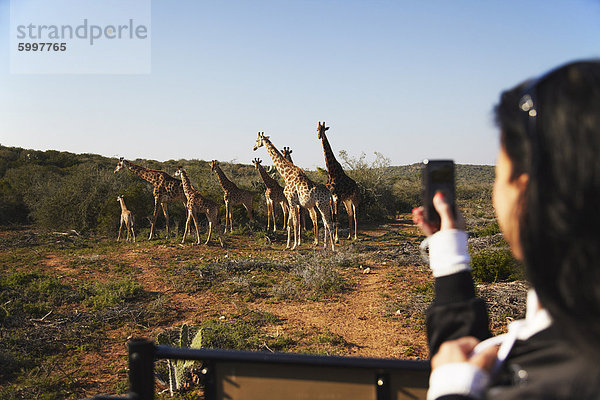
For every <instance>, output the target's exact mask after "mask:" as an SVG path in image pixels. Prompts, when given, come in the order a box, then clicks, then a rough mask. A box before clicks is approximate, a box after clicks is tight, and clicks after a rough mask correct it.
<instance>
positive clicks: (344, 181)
mask: <svg viewBox="0 0 600 400" xmlns="http://www.w3.org/2000/svg"><path fill="white" fill-rule="evenodd" d="M327 129H329V127H328V126H325V121H323V124H321V122H319V124H318V126H317V132H318V134H317V136H318V138H319V139H321V141H322V142H323V152H324V153H325V164H326V165H327V173H328V175H329V179H328V180H327V188H328V189H329V190H330V191H331V210H332V213H333V220H334V224H335V235H334V237H335V242H336V243H338V242H339V239H338V224H339V223H338V204H339V202H340V201H341V202H342V203H344V207H346V212H347V214H348V239H350V237H351V235H352V221H353V220H354V240H356V238H357V236H356V234H357V224H356V208H357V206H358V203H359V191H358V185H357V184H356V182H355V181H354V180H353V179H352V178H350V177H349V176H348V175H346V174H345V173H344V170H343V169H342V166H341V165H340V163H339V162H338V160H336V159H335V155H334V154H333V150H332V149H331V145H330V144H329V140H327V136H325V131H326V130H327Z"/></svg>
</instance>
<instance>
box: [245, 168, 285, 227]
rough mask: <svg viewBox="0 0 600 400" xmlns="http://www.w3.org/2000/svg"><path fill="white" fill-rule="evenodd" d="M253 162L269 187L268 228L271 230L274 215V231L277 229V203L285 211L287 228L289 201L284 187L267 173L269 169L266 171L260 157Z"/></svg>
mask: <svg viewBox="0 0 600 400" xmlns="http://www.w3.org/2000/svg"><path fill="white" fill-rule="evenodd" d="M252 162H253V163H254V168H256V170H257V171H258V173H259V174H260V177H261V178H262V180H263V182H264V184H265V186H266V187H267V190H265V200H266V202H267V230H269V226H271V215H272V216H273V232H275V231H277V224H276V223H275V204H277V203H279V204H280V205H281V210H282V211H283V229H284V230H285V229H286V228H287V219H288V202H287V199H286V198H285V195H284V194H283V188H282V187H281V186H280V185H279V183H277V181H276V180H275V179H273V178H272V177H271V176H270V175H269V174H268V173H267V171H265V169H264V168H263V166H262V165H261V164H260V163H261V160H260V159H259V158H255V159H254V160H252Z"/></svg>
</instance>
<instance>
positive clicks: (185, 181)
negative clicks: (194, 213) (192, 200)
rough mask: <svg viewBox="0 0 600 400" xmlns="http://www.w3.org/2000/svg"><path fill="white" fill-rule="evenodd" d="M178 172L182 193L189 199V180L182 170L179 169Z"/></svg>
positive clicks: (190, 187) (190, 186)
mask: <svg viewBox="0 0 600 400" xmlns="http://www.w3.org/2000/svg"><path fill="white" fill-rule="evenodd" d="M179 172H180V174H181V184H182V185H183V192H184V193H185V196H186V197H190V194H191V193H192V184H191V183H190V178H188V175H187V172H185V171H184V170H182V169H180V170H179Z"/></svg>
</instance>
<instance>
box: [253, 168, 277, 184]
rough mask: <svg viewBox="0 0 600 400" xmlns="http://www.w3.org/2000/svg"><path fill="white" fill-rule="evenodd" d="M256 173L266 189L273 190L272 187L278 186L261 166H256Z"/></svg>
mask: <svg viewBox="0 0 600 400" xmlns="http://www.w3.org/2000/svg"><path fill="white" fill-rule="evenodd" d="M258 173H259V174H260V177H261V178H262V180H263V182H264V183H265V186H266V187H268V188H273V187H276V186H279V184H278V183H277V181H276V180H275V179H273V178H272V177H271V175H269V174H268V173H267V171H265V169H264V168H263V166H262V165H260V164H258Z"/></svg>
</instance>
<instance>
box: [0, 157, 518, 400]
mask: <svg viewBox="0 0 600 400" xmlns="http://www.w3.org/2000/svg"><path fill="white" fill-rule="evenodd" d="M340 160H341V161H342V164H343V166H344V167H345V169H346V172H347V174H348V175H349V176H351V177H352V178H354V179H355V180H356V181H357V183H358V184H359V186H360V189H361V195H362V198H363V202H362V203H361V206H360V208H359V238H360V240H359V241H356V242H352V241H346V240H342V243H341V245H340V246H338V247H337V250H336V252H335V253H332V252H329V251H322V250H321V249H320V248H319V249H317V248H314V247H313V246H312V240H311V238H312V233H311V232H310V230H308V231H307V232H305V233H304V235H305V239H304V241H303V245H302V247H301V249H300V250H299V251H296V252H286V251H284V250H283V249H284V247H285V235H284V234H283V233H282V232H281V231H280V232H277V233H273V232H266V231H265V228H264V227H265V226H266V206H265V204H264V187H263V184H262V181H261V179H260V177H259V175H258V173H257V172H256V171H255V170H254V167H253V166H252V165H251V164H250V162H249V163H248V165H242V164H228V163H221V167H222V168H223V170H224V172H225V173H226V174H227V175H228V176H229V178H230V179H231V180H232V181H234V182H236V183H237V184H238V186H240V187H243V188H246V189H249V190H252V191H253V192H254V193H255V205H257V210H256V212H255V218H256V221H255V222H254V223H250V222H249V221H248V220H247V217H246V212H245V210H243V208H242V207H238V208H236V209H235V211H234V232H233V233H231V234H228V235H227V236H226V237H225V248H221V247H220V246H218V245H217V244H216V242H215V243H213V244H210V245H208V246H193V245H192V239H189V242H188V243H186V244H185V245H181V244H180V241H181V236H182V233H183V227H184V226H183V225H184V223H185V210H184V208H183V206H182V205H181V204H174V203H173V204H170V205H169V213H170V218H171V231H172V232H173V233H174V237H172V238H169V239H164V230H162V229H163V228H164V218H163V216H162V213H161V215H160V216H159V220H158V223H157V226H158V228H159V232H158V233H159V236H160V237H161V238H160V239H156V240H152V241H148V240H146V238H147V236H148V232H149V227H150V221H149V217H150V216H151V215H152V210H153V203H154V201H153V197H152V187H151V186H150V185H149V184H147V183H146V182H145V181H143V180H141V179H140V178H138V177H137V176H135V175H133V174H131V173H130V172H129V171H125V170H124V171H120V172H118V173H117V174H113V170H114V167H115V165H116V163H117V160H116V159H110V158H106V157H101V156H97V155H90V154H83V155H75V154H70V153H63V152H56V151H46V152H40V151H32V150H24V149H17V148H8V147H1V146H0V330H1V331H0V333H1V334H0V398H2V399H30V398H44V399H64V398H73V399H76V398H82V397H86V396H91V395H94V394H98V393H114V394H119V393H125V392H126V391H127V375H126V349H125V342H126V340H127V338H128V337H130V336H143V337H149V338H152V339H158V340H160V341H161V342H163V343H171V344H173V345H181V344H182V343H185V344H191V343H192V340H191V338H192V337H194V336H195V335H198V334H199V335H200V336H199V337H198V340H197V341H196V342H195V343H196V344H198V343H199V345H200V346H202V347H207V348H229V349H242V350H254V351H293V352H305V353H316V354H337V355H365V356H377V357H403V358H425V357H427V349H426V345H425V338H424V316H423V313H424V310H425V309H426V307H427V305H428V304H429V302H430V301H431V299H432V296H433V281H432V278H431V276H430V274H429V271H428V268H427V266H426V265H425V264H424V262H423V259H422V257H421V255H420V253H419V249H418V244H419V242H420V241H421V240H422V236H420V234H419V233H418V232H417V230H416V229H415V228H414V227H412V225H411V224H410V221H409V219H410V217H409V215H408V213H409V212H410V210H411V209H412V208H413V207H415V206H417V205H419V203H420V185H421V182H420V169H419V165H417V164H415V165H409V166H400V167H398V166H391V165H390V162H389V160H387V159H386V158H385V157H384V156H383V155H380V154H377V155H376V158H375V161H373V162H367V161H366V159H365V157H364V156H360V157H358V158H353V157H351V156H349V155H348V154H346V153H345V152H341V153H340ZM132 161H133V162H135V163H136V164H139V165H142V166H145V167H147V168H153V169H160V170H164V171H166V172H168V173H170V174H173V173H174V172H175V170H176V169H177V167H178V166H179V165H183V166H184V167H185V168H186V170H187V171H188V175H189V176H190V178H191V180H192V183H193V184H194V185H195V187H196V188H198V189H199V190H200V191H201V192H202V193H203V194H204V195H206V196H207V197H210V198H212V199H213V200H215V201H216V202H217V203H218V204H221V205H222V209H221V212H220V215H221V218H222V216H223V215H224V205H223V200H222V196H223V195H222V190H221V188H220V186H219V184H218V181H217V179H216V177H215V176H214V175H213V174H212V173H211V172H210V167H209V164H208V162H206V161H200V160H172V161H168V162H163V163H159V162H156V161H152V160H132ZM307 172H308V173H309V175H310V176H311V178H312V179H314V180H315V181H320V182H325V181H326V171H324V170H318V171H307ZM492 181H493V167H489V166H468V165H458V166H457V192H458V193H457V197H458V198H459V207H460V208H461V209H462V211H463V213H464V214H465V217H466V219H467V223H468V229H469V232H470V236H471V238H470V240H469V243H470V251H471V254H472V260H473V262H472V264H473V271H474V277H475V279H476V280H477V282H478V290H479V291H480V293H481V294H482V295H484V296H486V297H488V298H489V299H491V301H492V302H493V305H492V306H491V307H490V310H491V313H492V328H493V329H494V330H496V331H500V330H501V329H503V328H502V327H503V326H504V323H505V321H506V320H509V319H511V318H518V317H520V316H521V315H520V313H522V310H523V307H522V306H523V304H522V303H524V298H523V299H522V297H524V296H521V294H522V293H523V292H524V290H526V287H525V284H524V283H522V282H521V279H523V275H522V273H521V272H520V270H519V266H518V265H517V264H516V262H515V261H514V259H512V257H511V256H510V252H509V251H508V249H507V246H506V243H505V242H504V240H503V239H502V235H501V234H500V233H499V229H498V226H497V224H496V222H495V218H494V215H493V211H492V208H491V202H490V197H491V186H492ZM119 194H123V195H124V198H125V201H126V204H127V207H128V209H130V210H131V211H133V212H134V214H135V217H136V233H137V236H138V242H137V243H123V242H121V243H117V242H116V240H115V239H116V235H117V230H118V224H119V215H120V207H119V204H118V202H117V201H116V197H117V196H118V195H119ZM278 212H279V213H278V214H277V218H278V225H280V223H279V221H281V210H279V211H278ZM342 212H343V211H342ZM201 220H202V221H204V219H202V218H201ZM346 221H347V219H346V216H345V215H344V214H342V215H341V216H340V224H341V228H342V230H341V235H340V237H343V238H345V236H346V235H347V230H344V228H346ZM205 231H206V230H205V229H204V231H203V232H205ZM495 287H499V288H500V289H499V290H495V289H494V288H495ZM499 293H509V294H510V295H509V296H502V295H501V294H499ZM338 313H344V314H342V315H337V314H338ZM335 318H338V319H335ZM183 326H185V328H182V327H183ZM369 330H376V331H377V332H378V337H377V340H374V339H369V338H365V337H364V335H362V334H363V333H364V332H365V331H369ZM183 331H185V335H184V336H185V340H183V341H182V332H183ZM188 339H189V340H188ZM378 346H381V347H378ZM196 367H197V366H193V365H186V366H185V368H183V369H182V371H183V375H181V376H180V379H183V381H184V383H185V384H184V385H182V386H181V387H179V389H178V390H176V391H175V392H176V396H179V397H180V398H189V399H195V398H200V396H201V395H200V394H199V393H201V391H200V392H199V391H198V386H196V385H194V383H193V382H194V371H195V368H196ZM169 368H171V369H173V368H175V365H171V366H169V365H168V364H167V363H166V362H165V363H159V364H158V365H157V378H158V381H159V384H158V385H159V388H158V390H157V391H161V390H163V391H164V393H163V394H161V395H160V396H161V398H163V397H164V398H167V397H169V392H168V390H167V387H168V381H169ZM161 382H162V383H161Z"/></svg>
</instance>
